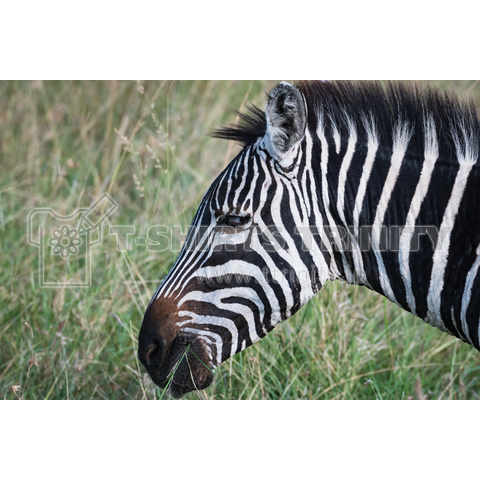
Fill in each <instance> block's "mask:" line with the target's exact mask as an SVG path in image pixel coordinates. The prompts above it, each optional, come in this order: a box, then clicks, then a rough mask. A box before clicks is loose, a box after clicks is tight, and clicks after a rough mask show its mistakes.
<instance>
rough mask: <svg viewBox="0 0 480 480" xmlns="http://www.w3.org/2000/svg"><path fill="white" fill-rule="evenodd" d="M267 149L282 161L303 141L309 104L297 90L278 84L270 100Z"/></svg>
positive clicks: (283, 83) (266, 113)
mask: <svg viewBox="0 0 480 480" xmlns="http://www.w3.org/2000/svg"><path fill="white" fill-rule="evenodd" d="M265 115H266V118H267V133H266V135H265V140H266V147H267V150H268V151H269V152H270V154H271V155H272V156H273V157H275V158H276V159H278V160H280V162H281V161H282V160H283V159H284V158H285V157H286V156H288V153H289V152H291V151H292V150H293V149H294V148H295V147H296V146H297V145H298V144H299V143H300V141H301V140H302V138H303V136H304V135H305V129H306V126H307V104H306V102H305V98H304V96H303V94H302V92H301V91H300V90H299V88H298V87H296V86H294V85H290V84H289V83H286V82H282V83H279V84H278V85H277V86H276V87H275V88H274V89H273V90H272V91H271V92H270V95H269V97H268V102H267V109H266V112H265Z"/></svg>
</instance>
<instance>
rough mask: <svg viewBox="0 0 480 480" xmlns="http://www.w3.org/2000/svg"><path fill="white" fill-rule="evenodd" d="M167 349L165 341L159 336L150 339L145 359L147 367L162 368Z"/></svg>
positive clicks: (145, 351)
mask: <svg viewBox="0 0 480 480" xmlns="http://www.w3.org/2000/svg"><path fill="white" fill-rule="evenodd" d="M166 353H167V349H166V345H165V340H164V339H163V338H162V337H160V336H158V337H154V338H152V339H150V342H149V343H148V344H147V345H146V347H145V350H144V358H145V362H146V364H147V365H149V366H151V365H155V366H159V367H161V366H162V365H163V363H164V362H165V357H166Z"/></svg>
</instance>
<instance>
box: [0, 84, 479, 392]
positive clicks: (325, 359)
mask: <svg viewBox="0 0 480 480" xmlns="http://www.w3.org/2000/svg"><path fill="white" fill-rule="evenodd" d="M437 83H438V82H437ZM275 84H276V82H257V81H253V82H219V81H212V82H198V81H195V82H171V81H164V82H0V165H1V175H0V393H1V396H2V397H3V398H4V399H16V398H25V399H158V398H160V397H161V396H162V392H161V391H160V390H159V389H158V388H156V387H155V386H154V385H153V384H152V383H151V381H150V379H149V377H148V375H147V374H146V372H145V371H144V369H143V367H142V366H141V365H140V364H139V362H138V360H137V357H136V351H137V335H138V331H139V328H140V325H141V321H142V315H143V312H144V309H145V306H146V305H147V304H148V301H149V300H150V297H151V295H152V294H153V292H154V291H155V290H156V288H157V287H158V285H159V283H160V281H161V279H162V278H163V277H164V275H165V274H166V273H167V272H168V271H169V269H170V267H171V266H172V264H173V262H174V260H175V257H176V255H177V253H178V252H172V251H166V252H162V253H155V252H151V251H148V249H147V248H146V247H145V245H136V244H135V243H134V242H132V241H131V242H130V245H129V248H128V250H127V251H124V252H120V251H118V249H117V239H116V236H115V235H111V234H109V230H108V228H109V225H134V226H135V228H136V233H135V236H143V237H144V236H145V235H146V231H147V229H148V228H149V227H150V226H152V225H159V224H161V225H179V226H182V227H184V228H186V227H187V226H188V225H189V224H190V221H191V219H192V218H193V215H194V213H195V210H196V207H197V206H198V204H199V203H200V200H201V198H202V196H203V194H204V192H205V191H206V189H207V188H208V186H209V185H210V183H211V182H212V180H213V179H214V178H215V177H216V176H217V175H218V174H219V173H220V171H221V170H222V169H223V167H224V166H225V165H226V164H227V163H228V162H229V161H230V160H231V159H232V158H233V157H234V155H235V154H236V152H237V151H238V150H239V147H238V146H236V145H234V144H230V143H228V142H225V141H221V140H216V139H211V138H209V137H208V136H207V134H208V132H209V131H211V130H212V129H213V128H215V127H218V126H220V125H222V124H223V123H224V122H234V121H235V114H234V113H233V112H232V109H234V108H235V109H242V108H243V107H244V105H245V104H246V103H247V102H253V103H256V104H257V105H259V106H262V107H263V106H264V103H265V96H264V92H265V91H267V90H269V89H270V88H271V87H273V86H274V85H275ZM439 85H440V87H441V88H454V89H456V90H458V91H460V92H465V93H466V94H468V95H470V96H473V97H474V98H475V99H476V103H477V105H480V84H479V82H467V81H465V82H440V83H439ZM104 192H107V193H109V194H110V195H111V196H112V198H114V199H115V201H116V202H117V203H118V204H119V209H118V211H117V212H116V213H115V214H114V215H113V216H112V217H111V218H110V219H109V220H108V221H107V222H106V223H105V224H104V225H103V228H104V241H103V244H102V245H99V246H98V247H94V248H93V253H94V258H93V275H92V278H93V285H92V286H91V287H90V288H76V289H68V288H56V289H52V288H50V289H46V288H39V282H38V273H39V272H38V270H39V261H38V257H39V251H38V249H36V248H34V247H33V246H31V245H29V244H28V243H27V215H28V213H29V211H31V210H32V209H34V208H38V207H50V208H53V209H54V210H55V211H57V212H58V213H59V214H63V215H68V214H71V213H73V212H74V211H75V209H77V208H80V207H88V206H89V205H91V204H92V202H93V201H94V200H95V199H96V198H98V197H99V196H100V195H101V194H102V193H104ZM178 238H180V237H178ZM479 395H480V357H479V355H478V352H476V351H475V350H474V349H473V348H472V347H469V346H467V345H465V344H463V343H462V342H461V341H459V340H457V339H454V338H453V337H450V336H448V335H446V334H443V333H441V332H439V331H437V330H435V329H433V328H432V327H430V326H428V325H426V324H424V323H423V322H422V321H421V320H419V319H417V318H415V317H413V316H412V315H410V314H408V313H406V312H404V311H402V310H401V309H400V308H398V307H397V306H396V305H393V304H391V303H389V302H388V301H387V300H385V299H384V298H383V297H381V296H379V295H376V294H374V293H372V292H369V291H368V290H366V289H364V288H358V287H350V286H347V285H345V284H341V283H339V282H335V283H332V284H329V285H327V286H326V287H325V288H324V289H323V290H322V291H321V292H320V293H319V294H318V295H317V297H316V298H315V299H314V300H312V301H311V302H310V303H309V304H308V305H306V306H305V307H304V308H303V309H301V310H300V312H298V313H297V314H296V315H295V316H294V317H292V318H291V319H290V320H289V321H287V322H284V323H283V324H281V325H279V326H278V327H277V328H276V329H275V331H274V332H272V333H271V334H270V335H268V336H267V337H265V338H264V339H263V340H261V341H260V342H259V343H257V344H255V345H254V346H252V347H250V348H248V349H247V350H246V351H244V352H242V353H241V354H238V355H236V356H235V357H233V358H232V359H230V360H229V361H227V362H225V363H224V364H222V365H221V366H220V367H219V368H218V369H217V371H216V380H215V383H214V384H213V385H212V386H211V387H210V388H208V389H207V390H206V391H205V392H201V393H197V392H193V393H190V394H189V395H187V396H186V397H185V398H187V399H197V398H210V399H263V398H266V399H409V398H412V399H424V398H427V399H477V398H479ZM163 398H164V399H168V398H169V395H168V394H167V395H164V396H163Z"/></svg>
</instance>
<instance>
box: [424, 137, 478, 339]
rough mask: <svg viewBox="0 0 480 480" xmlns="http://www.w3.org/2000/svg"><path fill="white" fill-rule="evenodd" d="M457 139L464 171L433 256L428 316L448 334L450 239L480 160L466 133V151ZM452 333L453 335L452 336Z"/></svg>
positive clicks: (454, 191) (434, 324) (452, 198)
mask: <svg viewBox="0 0 480 480" xmlns="http://www.w3.org/2000/svg"><path fill="white" fill-rule="evenodd" d="M452 135H453V137H454V143H455V149H456V153H457V158H458V161H459V163H460V168H459V170H458V173H457V177H456V178H455V183H454V185H453V189H452V193H451V195H450V200H449V201H448V205H447V208H446V210H445V213H444V215H443V220H442V225H441V227H440V232H439V235H438V241H437V245H436V247H435V252H434V254H433V267H432V276H431V278H430V289H429V291H428V296H427V307H428V313H427V316H426V318H425V321H426V322H427V323H429V324H430V325H433V326H435V327H437V328H439V329H440V330H444V331H448V330H447V328H446V327H445V324H444V322H443V320H442V318H441V310H440V309H441V303H442V300H441V295H442V291H443V285H444V275H445V268H446V266H447V261H448V254H449V250H450V237H451V235H452V230H453V226H454V224H455V217H456V216H457V213H458V209H459V207H460V202H461V201H462V198H463V193H464V191H465V187H466V186H467V180H468V176H469V175H470V171H471V170H472V168H473V165H474V164H475V163H476V161H477V158H478V146H477V145H475V144H474V142H472V141H471V139H468V138H467V135H466V133H465V129H463V137H464V142H465V148H463V147H462V144H461V142H460V139H459V137H458V133H457V132H456V130H454V131H453V133H452ZM449 333H450V332H449Z"/></svg>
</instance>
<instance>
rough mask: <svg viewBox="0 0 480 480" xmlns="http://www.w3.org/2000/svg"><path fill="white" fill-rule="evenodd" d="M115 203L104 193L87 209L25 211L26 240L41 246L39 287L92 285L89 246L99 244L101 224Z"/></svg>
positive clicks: (100, 241)
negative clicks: (26, 219)
mask: <svg viewBox="0 0 480 480" xmlns="http://www.w3.org/2000/svg"><path fill="white" fill-rule="evenodd" d="M117 208H118V204H117V203H116V202H115V201H114V200H113V199H112V198H111V197H110V195H108V194H107V193H104V194H103V195H102V196H101V197H100V198H99V199H98V200H97V201H96V202H94V203H93V205H92V206H91V207H90V208H79V209H77V210H76V211H75V212H74V213H72V214H71V215H59V214H58V213H57V212H55V210H53V209H51V208H35V209H34V210H32V211H31V212H30V213H29V214H28V223H27V230H28V243H29V244H30V245H34V246H35V247H37V248H39V249H40V256H39V263H38V275H39V277H38V278H39V283H40V286H41V287H59V286H63V287H67V288H68V287H89V286H91V284H92V268H91V265H92V247H94V246H96V245H99V244H100V243H102V229H101V225H102V223H103V222H104V221H105V220H106V219H107V218H108V217H109V216H110V215H112V213H113V212H114V211H115V210H117Z"/></svg>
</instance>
